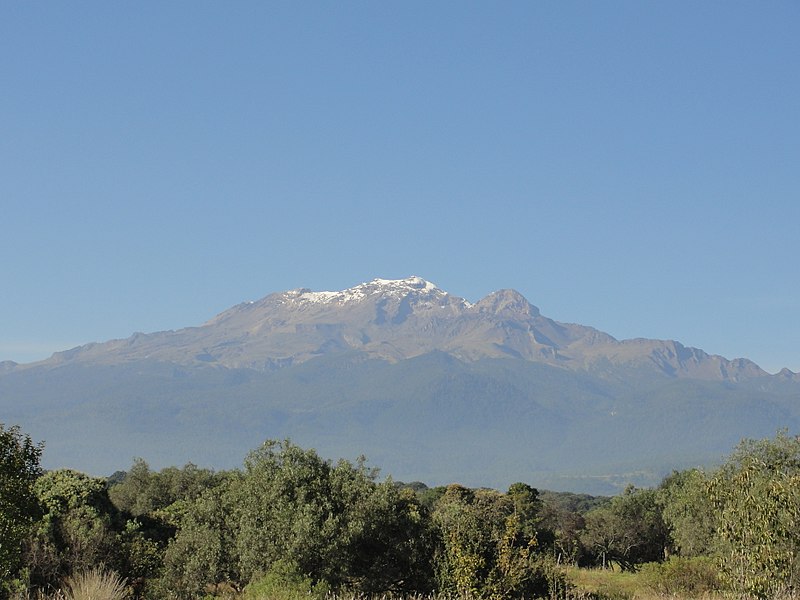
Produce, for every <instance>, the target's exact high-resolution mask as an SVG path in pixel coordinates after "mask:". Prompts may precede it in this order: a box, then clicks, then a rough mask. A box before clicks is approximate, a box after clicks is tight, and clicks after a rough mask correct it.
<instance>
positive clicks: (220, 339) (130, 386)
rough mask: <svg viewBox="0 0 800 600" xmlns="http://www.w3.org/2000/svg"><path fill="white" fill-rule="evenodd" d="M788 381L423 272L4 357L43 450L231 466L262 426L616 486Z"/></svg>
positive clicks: (435, 475) (757, 406)
mask: <svg viewBox="0 0 800 600" xmlns="http://www.w3.org/2000/svg"><path fill="white" fill-rule="evenodd" d="M799 401H800V377H798V375H797V374H795V373H792V372H791V371H788V370H784V371H781V373H778V374H777V375H769V374H768V373H766V372H765V371H763V370H762V369H761V368H759V367H758V366H757V365H756V364H755V363H753V362H751V361H749V360H746V359H741V358H739V359H734V360H729V359H726V358H723V357H721V356H715V355H709V354H707V353H705V352H703V351H702V350H699V349H696V348H688V347H685V346H683V345H681V344H680V343H678V342H676V341H665V340H647V339H634V340H616V339H615V338H613V337H612V336H610V335H608V334H606V333H603V332H601V331H598V330H596V329H594V328H591V327H587V326H583V325H577V324H571V323H560V322H557V321H554V320H552V319H549V318H547V317H545V316H543V315H542V314H541V313H540V311H539V309H538V308H536V307H535V306H533V305H531V304H530V303H529V302H528V301H527V300H526V299H525V298H524V297H523V296H522V295H520V294H519V293H518V292H516V291H514V290H500V291H498V292H494V293H492V294H490V295H488V296H487V297H486V298H483V299H482V300H480V301H478V302H477V303H475V304H472V303H470V302H468V301H466V300H465V299H463V298H459V297H457V296H454V295H451V294H449V293H447V292H446V291H444V290H441V289H439V288H438V287H436V286H435V285H434V284H432V283H430V282H428V281H426V280H424V279H422V278H419V277H410V278H407V279H401V280H384V279H375V280H373V281H371V282H368V283H363V284H360V285H357V286H355V287H353V288H350V289H347V290H343V291H339V292H314V291H311V290H308V289H298V290H291V291H287V292H280V293H274V294H270V295H268V296H266V297H265V298H263V299H261V300H258V301H256V302H246V303H242V304H239V305H237V306H234V307H232V308H230V309H229V310H227V311H225V312H223V313H221V314H219V315H217V316H216V317H214V318H213V319H211V320H210V321H208V322H207V323H205V324H203V325H201V326H199V327H190V328H186V329H181V330H177V331H164V332H157V333H151V334H143V333H136V334H134V335H132V336H131V337H129V338H127V339H124V340H112V341H109V342H104V343H93V344H87V345H84V346H80V347H77V348H73V349H71V350H67V351H65V352H58V353H55V354H54V355H53V356H52V357H51V358H50V359H48V360H45V361H41V362H37V363H31V364H25V365H18V364H16V363H12V362H10V361H7V362H4V363H0V410H1V411H2V413H0V414H2V415H3V420H4V421H7V422H9V423H18V424H20V425H22V426H23V428H24V429H25V430H26V431H29V432H30V433H31V434H32V435H33V436H34V437H38V438H43V439H45V440H46V442H47V451H46V453H45V458H46V460H45V463H46V464H47V463H48V462H49V463H50V464H51V465H53V466H62V465H63V466H72V467H76V468H82V469H85V470H88V471H90V472H98V473H110V472H112V471H113V470H116V469H119V468H125V467H126V466H127V464H129V463H130V461H131V459H132V457H133V456H140V455H141V456H143V457H144V458H145V459H147V460H149V461H150V462H151V463H152V464H154V465H160V466H164V465H167V464H175V463H179V462H182V461H188V460H191V461H194V462H198V463H202V464H208V465H211V466H216V467H231V466H234V465H236V464H239V463H240V462H241V459H242V458H243V456H244V455H245V453H246V452H247V450H248V449H251V448H253V447H255V446H257V445H258V444H259V443H260V442H262V441H263V440H264V439H266V438H267V437H285V436H288V437H291V438H292V439H293V440H295V441H297V442H298V443H301V444H303V445H308V446H313V447H316V448H317V449H318V450H319V451H320V452H321V453H322V454H323V455H326V456H331V457H338V456H348V457H351V458H352V457H355V456H357V455H359V454H361V453H366V454H367V455H368V456H369V457H370V458H371V459H372V461H373V462H374V463H375V464H377V465H379V466H381V467H383V468H384V469H386V471H387V472H389V473H391V474H393V475H394V476H395V477H398V478H401V479H420V480H425V481H427V482H428V483H432V484H436V483H447V482H450V481H456V480H458V481H461V482H462V483H465V484H467V485H491V486H497V487H503V486H504V485H507V484H508V483H511V482H512V481H517V480H522V481H528V482H530V483H533V484H535V485H540V486H541V487H550V488H553V489H570V490H577V491H593V492H598V491H602V492H609V491H613V490H615V489H617V488H618V487H619V486H621V485H624V484H625V483H627V482H635V483H640V484H641V483H654V482H657V480H658V478H659V477H660V476H661V475H663V473H664V472H667V471H669V470H670V469H671V468H681V467H683V466H687V465H695V464H702V463H708V462H713V461H714V460H717V459H719V458H720V457H721V456H722V455H723V454H725V453H727V452H729V451H730V449H731V447H732V446H733V445H734V444H735V443H736V442H737V441H738V440H739V439H740V438H741V437H743V436H749V437H762V436H768V435H772V434H774V433H775V430H776V429H778V428H783V427H788V428H796V427H798V426H799V425H800V410H798V407H800V402H799Z"/></svg>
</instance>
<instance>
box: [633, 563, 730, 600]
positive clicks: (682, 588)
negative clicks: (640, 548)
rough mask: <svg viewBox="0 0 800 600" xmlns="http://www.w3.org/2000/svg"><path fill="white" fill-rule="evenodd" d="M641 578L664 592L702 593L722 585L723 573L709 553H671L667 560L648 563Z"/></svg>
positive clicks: (669, 593)
mask: <svg viewBox="0 0 800 600" xmlns="http://www.w3.org/2000/svg"><path fill="white" fill-rule="evenodd" d="M641 581H642V582H643V584H644V585H646V586H648V587H650V588H652V589H653V590H654V591H656V592H658V593H660V594H666V595H669V596H673V597H687V596H690V597H698V596H702V595H704V594H707V593H709V592H714V591H717V590H719V589H720V580H719V573H718V570H717V568H716V565H715V564H714V561H713V560H712V559H711V558H709V557H707V556H695V557H691V558H684V557H681V556H670V557H669V559H668V560H666V561H665V562H663V563H646V564H644V565H642V568H641Z"/></svg>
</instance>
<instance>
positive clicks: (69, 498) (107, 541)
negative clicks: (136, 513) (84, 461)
mask: <svg viewBox="0 0 800 600" xmlns="http://www.w3.org/2000/svg"><path fill="white" fill-rule="evenodd" d="M34 492H35V494H36V497H37V498H38V500H39V503H40V505H41V507H42V510H43V516H42V519H41V520H40V521H39V522H38V523H37V526H36V531H35V534H34V536H33V539H32V541H31V546H33V548H32V549H31V553H32V554H33V555H35V556H39V557H43V559H44V560H42V562H40V563H38V564H37V563H33V564H31V567H32V568H33V569H34V571H38V573H34V575H35V576H36V577H37V579H39V580H40V583H42V584H47V583H55V580H57V579H58V578H61V577H64V576H65V575H68V574H70V573H73V572H75V571H79V570H85V569H89V568H91V567H95V566H97V565H99V564H106V565H107V566H112V567H117V566H118V564H119V562H120V561H121V560H122V557H121V555H120V552H119V547H118V544H117V535H116V531H115V527H114V526H115V523H114V517H115V512H116V511H115V509H114V507H113V505H112V504H111V501H110V500H109V498H108V491H107V489H106V484H105V480H104V479H101V478H96V477H90V476H89V475H86V474H84V473H79V472H78V471H73V470H71V469H59V470H56V471H49V472H47V473H45V474H44V475H42V476H41V477H39V479H37V481H36V483H35V484H34ZM29 562H30V561H29Z"/></svg>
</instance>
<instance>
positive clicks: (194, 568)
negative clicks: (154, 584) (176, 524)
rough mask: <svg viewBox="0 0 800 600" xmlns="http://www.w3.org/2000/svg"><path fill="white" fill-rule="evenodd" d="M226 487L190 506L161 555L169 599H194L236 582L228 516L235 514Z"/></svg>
mask: <svg viewBox="0 0 800 600" xmlns="http://www.w3.org/2000/svg"><path fill="white" fill-rule="evenodd" d="M229 490H230V487H229V485H221V486H217V487H214V488H211V489H208V490H206V491H205V492H204V493H203V494H202V495H201V496H200V497H199V498H197V499H195V500H194V501H193V502H191V503H189V504H188V505H187V506H186V509H185V515H184V517H183V519H182V520H181V524H180V528H179V530H178V532H177V535H176V536H175V538H173V539H172V540H170V542H169V546H168V547H167V550H166V553H165V555H164V575H163V578H162V580H161V582H160V585H161V587H163V588H164V589H166V590H168V591H169V594H170V596H171V597H175V598H196V597H199V596H201V595H202V592H203V591H204V590H205V589H206V588H207V587H208V586H209V585H213V586H219V584H221V583H222V582H225V581H232V580H233V581H235V580H237V579H238V574H237V571H236V564H235V559H236V557H235V555H233V554H232V553H231V551H230V550H231V549H232V548H233V546H234V543H235V538H234V531H233V523H232V522H231V519H230V515H232V514H233V512H234V506H233V503H232V502H233V495H232V494H231V493H230V491H229Z"/></svg>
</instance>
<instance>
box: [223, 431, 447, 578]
mask: <svg viewBox="0 0 800 600" xmlns="http://www.w3.org/2000/svg"><path fill="white" fill-rule="evenodd" d="M375 478H376V472H374V471H373V470H371V469H369V468H367V466H366V462H365V461H364V460H363V459H361V460H359V461H358V462H357V463H356V464H355V465H354V464H351V463H349V462H347V461H339V462H338V463H337V464H336V465H335V466H334V465H332V464H331V463H330V462H328V461H325V460H323V459H322V458H320V457H319V456H318V455H317V453H316V452H315V451H314V450H304V449H302V448H299V447H298V446H295V445H294V444H292V443H291V442H289V441H288V440H285V441H283V442H277V441H273V440H270V441H267V442H266V443H265V444H264V445H263V446H262V447H261V448H259V449H257V450H254V451H253V452H251V453H250V454H249V455H248V457H247V459H246V461H245V471H244V473H243V475H242V478H241V481H240V482H239V483H238V484H237V486H236V489H235V492H234V493H235V494H236V499H235V502H234V505H235V507H236V509H235V515H234V516H235V519H236V522H235V534H236V551H237V553H238V557H239V570H240V572H241V576H242V578H243V579H244V580H245V581H252V580H253V579H255V578H258V577H260V576H264V575H267V574H268V573H274V572H275V566H276V565H278V564H280V565H283V566H285V565H289V566H290V567H291V569H294V570H295V571H296V573H297V574H298V575H300V576H301V577H303V578H308V579H309V580H310V581H311V584H312V585H317V584H320V583H322V584H326V585H328V586H329V587H331V588H333V589H342V588H351V589H354V590H356V591H364V592H369V593H373V592H380V591H390V590H398V591H402V590H405V589H406V588H407V586H409V585H411V584H414V585H421V582H423V581H424V580H425V578H426V568H427V567H428V566H429V565H430V557H429V554H430V553H431V552H432V550H428V548H429V547H430V546H431V544H430V543H429V541H428V538H429V537H430V535H429V534H428V532H427V529H426V528H427V522H426V519H425V516H424V513H423V512H422V510H423V509H422V508H421V507H420V506H419V504H418V503H417V502H416V498H415V497H414V495H413V492H407V493H401V492H399V491H398V490H397V488H396V487H395V486H394V484H392V483H391V481H387V482H385V483H383V484H378V483H376V482H375ZM283 566H282V567H281V568H282V569H283ZM284 570H285V569H284ZM428 578H430V577H429V576H428ZM426 585H427V584H426ZM423 589H424V588H423Z"/></svg>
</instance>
